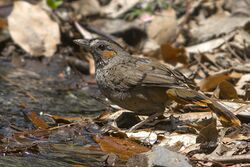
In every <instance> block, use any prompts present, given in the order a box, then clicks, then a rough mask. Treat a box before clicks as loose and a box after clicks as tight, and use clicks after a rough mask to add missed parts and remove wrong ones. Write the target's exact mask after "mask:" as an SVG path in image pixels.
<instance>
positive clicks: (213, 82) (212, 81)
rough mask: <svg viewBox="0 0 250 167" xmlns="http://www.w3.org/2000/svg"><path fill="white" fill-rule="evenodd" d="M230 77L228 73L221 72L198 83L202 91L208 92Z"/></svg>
mask: <svg viewBox="0 0 250 167" xmlns="http://www.w3.org/2000/svg"><path fill="white" fill-rule="evenodd" d="M229 78H230V77H229V74H228V73H219V74H215V75H211V76H209V77H207V78H205V79H203V80H202V81H200V83H198V85H199V87H200V90H201V91H207V92H208V91H212V90H214V89H215V88H216V87H217V85H218V84H219V83H220V82H222V81H224V80H227V79H229Z"/></svg>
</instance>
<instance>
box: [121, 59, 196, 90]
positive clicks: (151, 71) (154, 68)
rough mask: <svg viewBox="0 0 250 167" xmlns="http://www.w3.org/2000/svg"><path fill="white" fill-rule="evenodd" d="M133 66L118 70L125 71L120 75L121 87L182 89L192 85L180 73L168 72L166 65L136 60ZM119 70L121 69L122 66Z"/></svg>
mask: <svg viewBox="0 0 250 167" xmlns="http://www.w3.org/2000/svg"><path fill="white" fill-rule="evenodd" d="M133 66H134V67H133V68H126V67H124V68H125V69H124V70H120V71H126V73H125V74H120V75H123V76H124V77H123V82H120V84H123V85H122V86H121V87H123V88H125V87H126V88H133V87H136V86H143V87H166V88H183V87H188V86H187V85H189V86H190V85H191V84H192V83H193V82H192V81H190V80H189V79H187V78H186V77H185V76H184V75H183V74H181V73H180V72H178V71H176V70H170V69H169V68H168V67H167V66H166V65H163V64H161V63H158V62H155V61H152V60H147V59H137V61H136V64H133ZM130 67H131V66H130ZM120 68H123V66H121V67H120ZM190 87H191V86H190Z"/></svg>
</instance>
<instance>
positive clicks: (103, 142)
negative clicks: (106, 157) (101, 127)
mask: <svg viewBox="0 0 250 167" xmlns="http://www.w3.org/2000/svg"><path fill="white" fill-rule="evenodd" d="M94 140H95V141H96V142H97V143H98V144H99V145H100V147H101V149H102V151H103V152H107V153H114V154H116V155H118V156H119V157H120V158H121V159H123V160H127V159H128V158H130V157H132V156H133V155H137V154H139V153H142V152H147V151H149V148H147V147H144V146H142V145H140V144H137V143H135V142H132V141H129V140H126V139H120V138H116V137H109V136H101V137H99V136H95V137H94Z"/></svg>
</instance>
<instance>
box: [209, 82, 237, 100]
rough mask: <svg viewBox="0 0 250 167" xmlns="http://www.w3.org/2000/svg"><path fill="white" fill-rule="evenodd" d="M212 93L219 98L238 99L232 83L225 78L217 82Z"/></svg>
mask: <svg viewBox="0 0 250 167" xmlns="http://www.w3.org/2000/svg"><path fill="white" fill-rule="evenodd" d="M214 95H215V97H217V98H220V99H238V94H237V91H236V89H235V88H234V86H233V84H231V83H230V82H228V81H226V80H224V81H222V82H221V83H219V85H218V86H217V88H216V89H215V91H214Z"/></svg>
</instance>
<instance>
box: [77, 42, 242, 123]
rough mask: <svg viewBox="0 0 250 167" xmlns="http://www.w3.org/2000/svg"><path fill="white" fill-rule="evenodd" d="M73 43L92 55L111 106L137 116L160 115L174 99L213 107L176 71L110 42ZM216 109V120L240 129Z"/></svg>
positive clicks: (226, 112)
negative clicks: (218, 119)
mask: <svg viewBox="0 0 250 167" xmlns="http://www.w3.org/2000/svg"><path fill="white" fill-rule="evenodd" d="M74 42H75V43H76V44H77V45H79V46H82V47H83V48H84V49H85V50H86V51H88V52H90V53H91V54H92V56H93V59H94V62H95V69H96V70H95V79H96V82H97V85H98V87H99V89H100V91H101V93H102V94H103V95H105V96H106V97H107V98H108V99H109V100H110V101H111V102H112V103H114V104H116V105H118V106H120V107H121V108H124V109H127V110H130V111H133V112H134V113H135V114H137V115H146V116H152V115H155V116H158V115H161V114H163V113H164V111H165V109H166V107H168V105H169V104H170V103H171V102H172V101H173V100H176V101H178V98H179V99H180V100H179V101H181V102H184V103H189V102H190V103H198V102H199V104H200V103H201V102H202V103H203V104H205V105H207V106H209V105H213V103H216V102H215V101H211V100H210V98H209V97H207V96H205V95H203V94H201V93H199V92H197V91H196V90H195V89H194V88H195V87H196V85H195V83H194V82H193V81H192V80H190V79H188V78H187V77H186V76H185V75H184V74H182V73H181V72H179V71H178V70H175V69H172V68H170V66H168V65H167V64H163V63H160V62H159V61H157V60H153V59H149V58H145V57H136V56H133V55H131V54H130V53H128V52H127V51H126V50H125V49H124V48H123V47H121V46H120V45H119V44H118V43H116V42H114V41H112V40H109V39H104V38H93V39H76V40H74ZM218 105H219V104H218V103H216V109H214V108H213V110H215V111H214V113H215V114H216V115H217V116H220V117H223V118H224V120H226V121H225V122H226V123H228V124H233V125H240V121H239V120H238V118H237V117H236V116H235V115H234V114H233V113H231V112H230V111H229V110H227V109H225V108H223V107H222V106H221V105H219V106H220V107H218ZM221 107H222V109H221ZM218 108H219V109H218ZM220 110H222V111H220Z"/></svg>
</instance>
